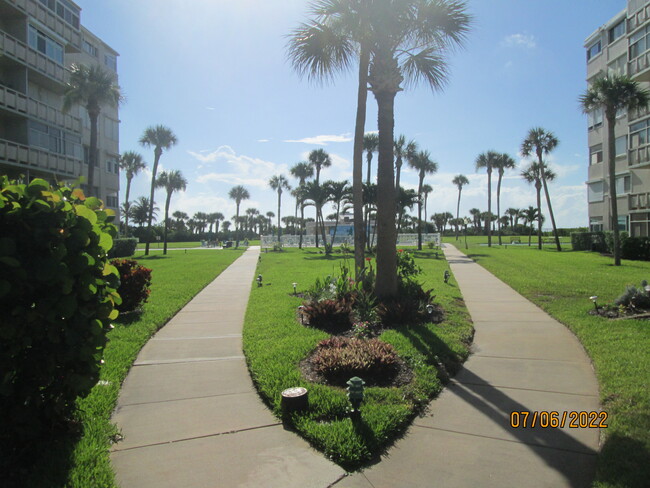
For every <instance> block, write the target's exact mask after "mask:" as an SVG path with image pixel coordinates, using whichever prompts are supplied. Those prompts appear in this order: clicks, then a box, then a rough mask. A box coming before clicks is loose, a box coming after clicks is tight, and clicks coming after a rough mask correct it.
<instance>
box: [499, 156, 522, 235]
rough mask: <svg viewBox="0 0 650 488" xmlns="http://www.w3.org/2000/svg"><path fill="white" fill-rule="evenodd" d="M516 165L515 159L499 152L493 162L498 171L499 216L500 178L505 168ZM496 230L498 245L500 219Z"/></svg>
mask: <svg viewBox="0 0 650 488" xmlns="http://www.w3.org/2000/svg"><path fill="white" fill-rule="evenodd" d="M515 166H517V165H516V163H515V160H514V159H512V158H511V157H510V156H509V155H508V154H506V153H503V154H501V155H500V156H499V157H498V158H497V160H496V161H495V163H494V168H496V169H497V170H498V171H499V179H498V181H497V216H498V217H500V216H501V180H503V174H504V172H505V170H507V169H513V168H514V167H515ZM497 232H498V233H499V246H500V245H501V244H502V242H501V220H500V219H498V220H497Z"/></svg>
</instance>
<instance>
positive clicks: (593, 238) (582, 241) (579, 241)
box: [571, 232, 608, 252]
mask: <svg viewBox="0 0 650 488" xmlns="http://www.w3.org/2000/svg"><path fill="white" fill-rule="evenodd" d="M571 246H572V248H573V250H574V251H594V252H607V249H608V248H607V243H606V242H605V234H604V232H572V233H571Z"/></svg>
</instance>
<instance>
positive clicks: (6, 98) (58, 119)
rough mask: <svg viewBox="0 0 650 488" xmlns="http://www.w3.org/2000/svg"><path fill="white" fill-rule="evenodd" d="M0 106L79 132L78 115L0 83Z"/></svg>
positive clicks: (79, 120) (79, 122) (79, 121)
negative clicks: (67, 112) (63, 110)
mask: <svg viewBox="0 0 650 488" xmlns="http://www.w3.org/2000/svg"><path fill="white" fill-rule="evenodd" d="M2 107H4V108H6V109H8V110H10V111H12V112H16V113H19V114H23V115H27V116H28V117H31V118H34V119H38V120H40V121H42V122H45V123H47V124H49V125H55V126H57V127H60V128H62V129H65V130H67V131H69V132H74V133H75V134H79V133H81V119H79V118H78V117H73V116H72V115H69V114H66V113H63V112H62V111H61V110H57V109H55V108H54V107H50V106H49V105H46V104H44V103H43V102H39V101H38V100H34V99H33V98H29V97H27V96H26V95H23V94H22V93H19V92H17V91H15V90H12V89H10V88H7V87H4V86H2V85H0V108H2Z"/></svg>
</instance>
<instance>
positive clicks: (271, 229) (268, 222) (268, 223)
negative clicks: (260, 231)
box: [266, 212, 275, 234]
mask: <svg viewBox="0 0 650 488" xmlns="http://www.w3.org/2000/svg"><path fill="white" fill-rule="evenodd" d="M273 217H275V212H266V219H267V222H266V224H267V227H268V231H269V232H270V233H271V234H272V233H273V225H272V224H271V219H272V218H273Z"/></svg>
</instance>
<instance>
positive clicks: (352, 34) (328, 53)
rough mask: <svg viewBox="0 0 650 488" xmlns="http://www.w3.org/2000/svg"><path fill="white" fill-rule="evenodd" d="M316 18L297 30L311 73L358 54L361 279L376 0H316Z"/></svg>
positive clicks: (304, 68) (339, 66) (303, 66)
mask: <svg viewBox="0 0 650 488" xmlns="http://www.w3.org/2000/svg"><path fill="white" fill-rule="evenodd" d="M310 5H311V11H312V14H313V15H314V17H315V19H314V20H312V21H311V22H310V23H309V24H303V25H301V26H300V27H299V28H298V29H296V30H295V31H294V33H293V36H292V38H291V41H290V43H289V56H290V58H291V61H292V63H293V65H294V67H295V68H296V69H297V70H298V72H300V73H302V74H305V73H307V74H309V76H310V78H312V79H317V80H322V79H325V78H328V77H330V76H332V75H333V74H334V73H335V72H337V71H342V70H345V69H347V68H348V67H349V66H350V65H351V64H352V59H353V57H354V56H355V55H356V54H358V57H359V65H358V75H357V76H358V84H357V112H356V119H355V126H354V146H353V152H352V154H353V156H352V160H353V164H352V186H353V193H354V196H353V199H354V222H355V226H354V262H355V277H356V279H357V280H358V279H359V278H360V275H361V273H362V272H363V269H364V267H365V261H364V248H365V238H366V233H365V228H364V226H363V225H362V223H363V198H364V197H363V181H362V178H363V136H364V131H365V124H366V104H367V98H368V68H369V65H370V55H371V49H370V45H371V39H370V36H369V29H368V21H369V17H370V14H371V12H372V9H373V6H372V2H366V1H359V0H318V1H314V2H312V3H311V4H310Z"/></svg>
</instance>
